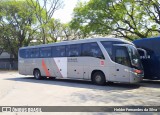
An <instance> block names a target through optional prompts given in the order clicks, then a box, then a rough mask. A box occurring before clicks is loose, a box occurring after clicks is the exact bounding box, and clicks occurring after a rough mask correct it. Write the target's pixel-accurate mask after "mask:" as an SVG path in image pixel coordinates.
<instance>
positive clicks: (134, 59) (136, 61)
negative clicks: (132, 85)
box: [128, 45, 143, 69]
mask: <svg viewBox="0 0 160 115" xmlns="http://www.w3.org/2000/svg"><path fill="white" fill-rule="evenodd" d="M128 52H129V56H130V59H131V64H132V66H133V67H135V68H136V69H143V67H142V64H141V61H140V56H139V54H138V51H137V49H136V48H135V47H134V46H132V45H129V46H128Z"/></svg>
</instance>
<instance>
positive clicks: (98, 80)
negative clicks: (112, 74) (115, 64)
mask: <svg viewBox="0 0 160 115" xmlns="http://www.w3.org/2000/svg"><path fill="white" fill-rule="evenodd" d="M92 81H93V83H94V84H96V85H105V84H106V79H105V75H104V74H103V73H102V72H95V73H94V74H93V76H92Z"/></svg>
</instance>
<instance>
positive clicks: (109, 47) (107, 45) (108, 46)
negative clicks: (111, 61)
mask: <svg viewBox="0 0 160 115" xmlns="http://www.w3.org/2000/svg"><path fill="white" fill-rule="evenodd" d="M101 43H102V45H103V46H104V48H105V49H106V51H107V52H108V54H109V56H110V57H111V58H112V56H113V51H112V42H101Z"/></svg>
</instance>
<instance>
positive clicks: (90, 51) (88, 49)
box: [82, 43, 104, 59]
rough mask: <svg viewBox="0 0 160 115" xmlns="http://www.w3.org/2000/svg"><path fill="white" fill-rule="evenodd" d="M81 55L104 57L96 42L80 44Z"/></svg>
mask: <svg viewBox="0 0 160 115" xmlns="http://www.w3.org/2000/svg"><path fill="white" fill-rule="evenodd" d="M82 49H83V50H82V56H90V57H96V58H100V59H104V56H103V53H102V51H101V49H100V48H99V46H98V44H97V43H85V44H83V45H82Z"/></svg>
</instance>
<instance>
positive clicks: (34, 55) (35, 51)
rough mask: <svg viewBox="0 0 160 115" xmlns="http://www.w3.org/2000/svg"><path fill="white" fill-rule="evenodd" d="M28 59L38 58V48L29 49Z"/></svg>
mask: <svg viewBox="0 0 160 115" xmlns="http://www.w3.org/2000/svg"><path fill="white" fill-rule="evenodd" d="M30 57H31V58H38V57H39V49H38V48H34V49H30Z"/></svg>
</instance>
